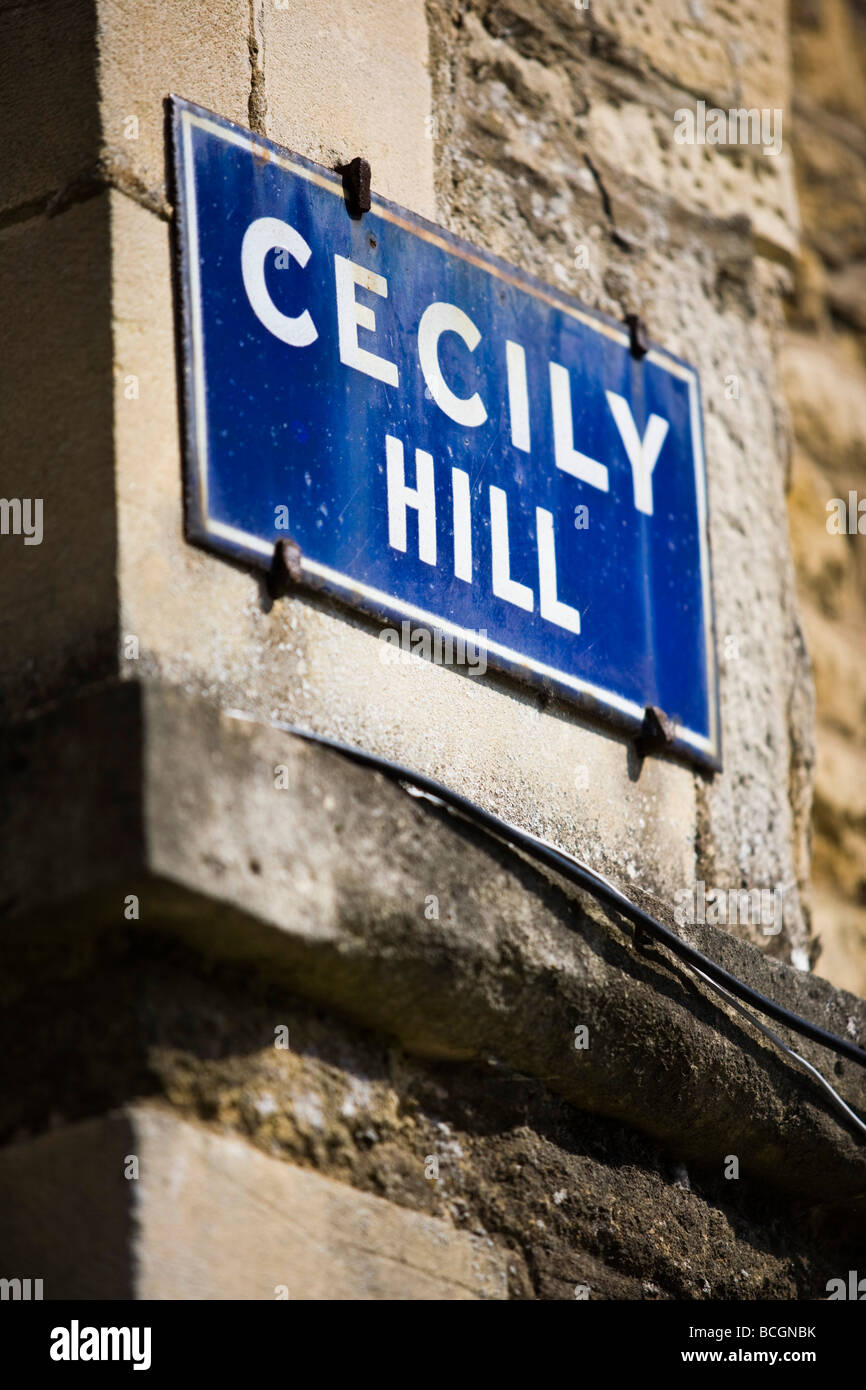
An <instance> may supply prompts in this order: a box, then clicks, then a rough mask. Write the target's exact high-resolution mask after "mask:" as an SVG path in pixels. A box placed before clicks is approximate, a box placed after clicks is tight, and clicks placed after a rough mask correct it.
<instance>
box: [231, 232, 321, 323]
mask: <svg viewBox="0 0 866 1390" xmlns="http://www.w3.org/2000/svg"><path fill="white" fill-rule="evenodd" d="M274 247H279V249H280V250H281V251H288V253H289V255H290V256H292V257H293V258H294V260H296V261H297V263H298V265H299V266H300V267H301V269H303V268H304V266H305V265H306V264H307V261H308V260H309V259H310V256H311V254H312V252H311V251H310V248H309V246H308V245H307V243H306V242H305V241H304V238H303V237H302V236H301V234H300V232H296V231H295V229H294V227H290V226H289V224H288V222H281V221H280V219H279V218H278V217H258V218H256V220H255V222H251V223H250V225H249V226H248V227H247V230H246V231H245V233H244V240H243V245H242V246H241V275H242V276H243V280H244V289H245V290H246V292H247V299H248V300H249V301H250V306H251V308H252V311H253V313H254V314H255V316H256V318H257V319H258V320H259V322H260V323H263V324H264V326H265V328H266V329H267V330H268V332H269V333H273V335H274V337H275V338H279V339H280V342H283V343H288V344H289V347H309V345H310V343H314V342H315V341H316V339H317V338H318V336H319V334H318V330H317V328H316V325H315V324H314V323H313V320H312V319H311V318H310V311H309V309H305V310H304V312H303V313H302V314H298V315H297V317H296V318H292V317H291V316H290V315H289V314H283V313H281V312H280V310H279V309H278V308H277V306H276V304H275V303H274V301H273V300H272V299H271V296H270V295H269V294H268V287H267V285H266V284H265V256H266V255H267V254H268V252H269V251H271V250H273V249H274Z"/></svg>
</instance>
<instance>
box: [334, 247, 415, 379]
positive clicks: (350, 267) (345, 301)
mask: <svg viewBox="0 0 866 1390" xmlns="http://www.w3.org/2000/svg"><path fill="white" fill-rule="evenodd" d="M334 278H335V280H336V284H337V329H338V332H339V337H340V361H341V362H342V363H343V365H344V366H345V367H354V368H355V371H357V372H366V374H367V376H372V377H375V378H376V380H377V381H384V382H385V384H386V385H387V386H398V385H399V384H400V377H399V373H398V371H397V368H396V366H395V365H394V363H393V362H387V361H386V360H385V358H384V357H378V356H377V355H376V353H375V352H368V351H367V349H366V348H362V347H361V346H360V345H359V343H358V329H359V328H366V329H368V330H369V332H371V333H375V332H376V315H375V314H374V313H373V310H372V309H371V308H370V307H369V305H367V304H359V303H358V301H357V299H356V298H355V286H356V285H360V286H361V288H362V289H364V290H369V291H370V293H371V294H378V295H381V297H382V299H387V298H388V281H387V280H386V279H385V277H384V275H377V274H376V272H375V271H374V270H368V269H367V268H366V266H363V265H356V264H355V262H354V261H348V260H346V258H345V256H335V257H334Z"/></svg>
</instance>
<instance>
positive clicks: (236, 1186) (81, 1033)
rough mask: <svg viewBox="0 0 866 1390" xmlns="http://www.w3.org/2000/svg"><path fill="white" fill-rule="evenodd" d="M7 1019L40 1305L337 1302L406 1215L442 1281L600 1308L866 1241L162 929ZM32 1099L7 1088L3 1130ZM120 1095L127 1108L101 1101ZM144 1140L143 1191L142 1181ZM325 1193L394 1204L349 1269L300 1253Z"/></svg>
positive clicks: (22, 1265)
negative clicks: (226, 1299)
mask: <svg viewBox="0 0 866 1390" xmlns="http://www.w3.org/2000/svg"><path fill="white" fill-rule="evenodd" d="M744 949H751V948H744ZM54 960H55V965H56V964H57V963H59V957H55V958H54ZM107 998H110V999H111V1000H112V1001H113V1002H114V1006H115V1007H114V1009H113V1011H112V1014H111V1017H110V1019H107V1017H106V1009H105V1001H106V999H107ZM277 1029H287V1030H288V1039H287V1041H288V1043H289V1046H288V1048H283V1047H278V1046H275V1041H276V1039H277V1036H278V1035H277V1032H276V1030H277ZM0 1031H2V1034H3V1045H4V1055H5V1056H6V1057H7V1060H8V1067H7V1070H9V1071H10V1075H11V1077H12V1078H13V1079H14V1081H15V1083H16V1085H15V1092H16V1093H17V1094H18V1095H19V1096H20V1095H21V1094H24V1087H25V1086H26V1093H27V1094H28V1096H29V1097H30V1107H29V1110H28V1111H27V1112H26V1113H25V1114H20V1113H19V1115H18V1116H17V1129H16V1134H15V1140H14V1143H13V1144H12V1145H11V1146H7V1147H6V1148H5V1149H3V1150H0V1248H2V1249H3V1251H4V1256H5V1257H6V1258H5V1260H4V1273H6V1272H14V1271H13V1270H9V1269H8V1260H9V1259H11V1258H12V1256H13V1254H14V1257H15V1258H14V1269H15V1270H16V1271H17V1272H19V1273H22V1274H23V1273H26V1272H28V1271H29V1272H32V1273H33V1274H34V1275H36V1274H38V1275H41V1276H42V1277H43V1278H44V1279H45V1281H46V1282H45V1296H46V1298H50V1297H56V1296H63V1295H65V1294H72V1293H73V1292H74V1293H76V1294H77V1295H78V1296H80V1297H103V1296H105V1295H106V1292H107V1293H108V1295H109V1296H111V1297H114V1298H121V1297H134V1296H136V1294H138V1296H141V1295H142V1294H146V1293H148V1292H151V1293H152V1294H153V1295H154V1296H161V1297H165V1296H166V1295H167V1294H170V1295H171V1296H173V1295H175V1294H176V1295H177V1296H186V1297H189V1296H190V1293H191V1292H197V1293H199V1294H201V1296H207V1297H214V1296H226V1295H227V1294H231V1296H235V1297H245V1298H262V1299H270V1298H273V1296H274V1292H273V1290H274V1285H276V1284H288V1286H289V1291H290V1295H291V1297H292V1298H293V1299H294V1298H299V1297H304V1296H305V1294H306V1295H307V1296H309V1294H310V1293H311V1292H312V1291H313V1289H321V1290H322V1291H323V1293H324V1295H325V1296H335V1295H336V1294H337V1293H338V1292H343V1291H344V1290H345V1288H346V1276H347V1273H350V1272H351V1273H354V1272H355V1271H357V1270H358V1265H359V1264H360V1263H361V1262H362V1261H363V1262H364V1265H365V1268H369V1267H370V1266H371V1265H372V1266H373V1268H374V1269H375V1270H376V1271H378V1270H380V1269H381V1262H380V1260H379V1259H376V1258H375V1254H376V1252H379V1253H380V1254H381V1252H382V1247H383V1244H384V1237H385V1235H386V1233H387V1232H389V1231H393V1230H394V1227H395V1226H397V1228H398V1230H401V1229H405V1228H408V1230H409V1231H411V1232H412V1233H413V1239H412V1249H413V1250H417V1244H418V1240H416V1239H415V1237H416V1236H417V1237H418V1239H419V1240H420V1241H421V1242H422V1248H423V1251H424V1257H425V1262H426V1260H427V1252H428V1251H429V1248H430V1247H429V1242H428V1237H429V1234H430V1232H431V1231H432V1232H436V1233H438V1234H439V1235H440V1236H441V1238H442V1244H441V1245H438V1244H437V1245H436V1246H435V1247H434V1258H433V1260H432V1261H430V1262H429V1263H425V1268H426V1269H427V1270H428V1273H429V1274H430V1275H435V1274H438V1276H439V1279H440V1281H444V1278H445V1277H451V1278H452V1279H453V1278H454V1274H455V1265H457V1271H456V1273H457V1276H458V1278H460V1279H461V1283H460V1284H459V1285H458V1286H457V1287H456V1288H454V1287H453V1285H452V1291H451V1292H450V1293H449V1295H448V1296H449V1297H455V1296H464V1297H465V1296H466V1285H467V1284H469V1286H470V1289H474V1290H477V1291H478V1292H479V1293H481V1294H482V1295H484V1296H488V1297H489V1296H491V1295H493V1296H497V1297H498V1296H502V1294H503V1292H504V1290H503V1288H502V1282H501V1276H500V1271H504V1272H505V1274H507V1285H508V1296H509V1297H511V1298H517V1299H526V1298H544V1299H569V1300H571V1299H573V1298H574V1291H575V1285H577V1284H586V1285H588V1287H589V1289H590V1295H589V1296H590V1298H592V1299H599V1298H601V1299H623V1298H626V1299H635V1298H637V1299H670V1298H677V1299H710V1298H722V1299H754V1298H769V1299H791V1298H802V1299H812V1298H820V1297H823V1296H824V1294H825V1288H826V1282H827V1280H828V1279H829V1278H832V1277H835V1276H836V1275H838V1273H839V1272H840V1271H845V1270H847V1269H848V1268H849V1267H851V1266H852V1262H853V1263H856V1259H857V1257H858V1250H862V1242H863V1234H862V1227H860V1226H858V1225H857V1224H853V1225H852V1224H851V1222H850V1216H849V1212H848V1211H847V1210H846V1211H845V1213H844V1219H842V1217H841V1212H840V1208H839V1207H838V1206H837V1205H835V1204H834V1203H833V1202H832V1200H831V1201H829V1202H827V1201H823V1200H822V1194H820V1193H816V1192H813V1193H810V1194H804V1198H803V1199H802V1200H796V1199H795V1200H793V1201H792V1198H791V1196H790V1194H789V1193H787V1192H785V1193H780V1191H779V1190H778V1187H777V1186H776V1184H775V1183H774V1182H771V1183H769V1184H767V1183H763V1182H761V1181H760V1180H759V1178H758V1177H757V1175H756V1174H755V1172H754V1170H753V1168H752V1166H751V1164H750V1162H749V1160H748V1157H747V1155H746V1153H745V1152H744V1151H741V1160H742V1162H741V1169H740V1177H739V1179H738V1180H736V1181H733V1180H730V1181H728V1180H726V1179H725V1178H724V1177H723V1164H722V1159H721V1158H716V1159H715V1160H714V1161H713V1162H711V1163H699V1162H693V1161H689V1162H688V1164H687V1163H686V1162H685V1161H684V1156H683V1152H682V1148H681V1146H680V1145H679V1144H678V1143H675V1144H673V1145H671V1146H667V1147H666V1146H662V1145H660V1144H657V1143H654V1142H653V1141H652V1140H648V1139H647V1138H645V1137H643V1136H641V1135H640V1134H639V1133H637V1132H635V1131H634V1130H632V1129H630V1128H628V1127H626V1126H624V1125H622V1124H619V1123H616V1122H612V1121H609V1120H605V1119H603V1118H601V1117H597V1116H591V1115H587V1114H585V1113H584V1114H581V1113H580V1112H579V1111H576V1110H575V1109H574V1108H573V1107H572V1106H570V1105H569V1104H567V1103H566V1102H565V1101H564V1100H562V1099H560V1098H559V1097H557V1096H556V1095H552V1094H551V1093H550V1091H549V1090H548V1089H547V1088H546V1087H545V1086H544V1084H543V1081H541V1080H539V1078H537V1077H535V1076H532V1075H527V1074H526V1073H522V1072H520V1071H514V1070H513V1069H511V1068H509V1067H508V1066H507V1065H505V1064H504V1063H503V1062H502V1061H501V1060H496V1059H495V1058H494V1057H492V1056H490V1057H488V1058H487V1059H479V1060H478V1061H477V1062H466V1061H460V1062H452V1061H448V1060H439V1061H436V1060H424V1059H423V1058H420V1057H419V1056H417V1055H411V1054H408V1053H407V1052H405V1051H404V1050H403V1049H401V1048H400V1047H399V1046H397V1045H396V1044H395V1043H394V1042H393V1041H389V1040H384V1039H382V1038H381V1037H380V1036H376V1035H375V1034H368V1033H365V1032H364V1031H362V1030H359V1029H357V1028H352V1027H347V1026H346V1024H345V1022H344V1021H342V1020H341V1019H340V1018H339V1017H338V1016H335V1015H334V1014H333V1013H332V1012H330V1011H328V1010H325V1009H321V1008H317V1007H316V1006H311V1005H310V1003H309V1001H304V1000H302V999H298V998H296V997H293V996H292V995H291V994H289V993H287V992H286V990H285V989H283V988H281V987H280V986H279V985H277V984H275V983H274V981H273V979H270V980H269V979H268V978H267V977H266V976H265V975H263V976H262V977H261V978H260V979H259V981H258V983H257V984H256V983H255V982H254V981H253V980H252V979H251V977H250V974H249V972H244V973H243V975H240V974H238V973H237V972H236V971H231V970H227V969H225V968H220V967H218V966H216V965H215V962H214V959H213V956H212V954H211V953H210V952H209V953H208V955H207V956H206V957H202V956H199V955H197V954H190V953H185V952H183V951H182V950H180V949H179V948H178V947H177V946H175V947H174V949H172V948H171V947H170V946H169V944H168V943H167V941H166V940H165V939H163V938H161V937H160V936H159V935H158V934H156V933H155V932H154V931H153V929H151V931H150V932H149V933H147V934H144V933H139V934H138V936H137V937H136V938H135V939H132V938H126V939H124V940H123V941H121V940H120V939H117V938H116V939H115V941H114V945H113V948H112V949H111V950H110V951H107V950H104V949H103V950H101V951H100V952H99V954H98V955H97V956H95V957H94V959H93V960H92V962H91V964H90V965H89V966H88V967H86V968H85V969H83V970H82V969H79V970H76V971H75V972H74V973H72V974H70V973H69V972H67V974H66V975H65V977H64V978H61V979H58V978H57V977H56V974H52V975H43V977H42V978H41V979H40V980H39V981H38V983H33V984H32V985H31V987H30V990H29V993H28V995H27V996H26V997H22V998H21V999H19V1000H18V1001H16V1003H14V1004H12V1005H10V1004H8V1003H7V1004H6V1006H5V1007H4V1010H3V1014H2V1018H0ZM279 1037H280V1039H281V1040H284V1039H285V1035H284V1034H282V1033H281V1034H280V1035H279ZM136 1098H138V1100H136ZM145 1099H146V1101H147V1105H146V1107H145V1106H143V1105H142V1104H141V1101H143V1100H145ZM12 1100H13V1094H12V1092H11V1091H10V1090H9V1089H7V1091H6V1092H5V1093H4V1099H3V1117H2V1129H3V1132H4V1134H5V1133H6V1132H7V1131H8V1129H9V1125H10V1122H11V1123H13V1127H15V1123H14V1119H13V1107H12V1106H11V1105H10V1101H12ZM130 1100H132V1101H133V1102H134V1103H133V1104H132V1105H129V1104H128V1102H129V1101H130ZM744 1104H748V1101H745V1100H744ZM40 1105H42V1106H45V1107H47V1108H46V1109H45V1110H44V1111H43V1110H40V1108H39V1107H40ZM117 1105H121V1106H124V1108H125V1114H124V1115H123V1116H117V1117H115V1118H111V1119H108V1120H95V1119H94V1120H88V1119H85V1118H84V1117H87V1116H98V1115H99V1114H100V1113H101V1112H102V1111H104V1110H105V1109H110V1108H111V1107H113V1106H117ZM157 1105H158V1106H159V1109H157V1108H156V1106H157ZM167 1107H170V1113H169V1112H168V1110H167ZM46 1118H47V1121H48V1123H49V1125H50V1130H49V1131H48V1132H43V1131H44V1127H45V1124H46ZM179 1119H180V1120H185V1121H188V1122H189V1123H183V1124H180V1123H178V1120H179ZM82 1121H83V1122H82ZM193 1125H194V1126H195V1128H191V1126H193ZM720 1138H727V1136H726V1135H722V1136H720ZM723 1148H724V1151H725V1153H730V1152H731V1149H728V1148H726V1147H725V1146H724V1145H723ZM130 1154H135V1155H138V1157H139V1160H140V1178H139V1182H138V1183H136V1182H134V1181H126V1180H124V1178H123V1177H122V1173H123V1169H124V1166H125V1160H126V1158H127V1155H130ZM431 1159H435V1160H436V1163H435V1166H434V1165H431V1162H430V1161H431ZM299 1168H302V1169H304V1170H305V1172H304V1173H299V1171H298V1170H299ZM437 1170H438V1171H437ZM315 1173H321V1174H322V1175H324V1176H323V1177H316V1176H315ZM326 1179H327V1180H333V1181H328V1182H327V1183H326ZM192 1183H197V1185H198V1188H199V1191H198V1192H197V1193H196V1192H190V1190H189V1189H190V1185H191V1184H192ZM337 1184H339V1191H338V1192H335V1188H336V1187H337ZM308 1188H312V1190H313V1196H314V1198H315V1197H317V1196H318V1193H319V1192H320V1191H325V1192H326V1193H327V1194H328V1205H329V1210H330V1211H331V1212H333V1211H334V1208H335V1207H336V1208H337V1210H338V1211H339V1213H340V1216H339V1221H338V1223H337V1224H338V1227H339V1228H341V1229H343V1230H345V1228H346V1226H347V1224H349V1223H350V1222H351V1223H354V1221H355V1220H356V1219H357V1216H358V1215H359V1213H362V1212H364V1211H365V1208H366V1209H369V1208H368V1204H374V1207H375V1211H376V1212H377V1213H378V1212H379V1211H382V1212H383V1215H382V1217H381V1218H380V1217H379V1216H378V1215H377V1217H376V1223H375V1225H371V1226H370V1228H369V1230H368V1234H367V1236H366V1238H364V1239H363V1240H362V1241H360V1242H359V1244H360V1245H361V1246H362V1247H363V1251H358V1250H357V1249H355V1251H354V1253H353V1254H350V1252H349V1251H346V1250H345V1247H343V1250H341V1251H340V1258H341V1261H342V1263H343V1268H335V1267H334V1265H333V1262H332V1259H331V1252H332V1251H333V1249H334V1245H333V1243H332V1241H331V1240H322V1241H320V1243H319V1251H320V1253H318V1254H317V1256H316V1260H315V1261H314V1260H310V1261H309V1263H308V1264H306V1265H305V1266H304V1268H303V1270H302V1272H301V1273H300V1274H299V1272H298V1270H297V1269H296V1268H293V1269H291V1270H287V1268H286V1264H285V1261H286V1258H287V1256H290V1255H291V1253H292V1252H293V1251H295V1250H297V1249H298V1246H299V1243H300V1239H301V1233H302V1232H303V1231H306V1232H309V1231H310V1226H311V1224H312V1222H311V1220H309V1219H308V1216H307V1214H306V1210H305V1211H304V1212H302V1213H301V1216H300V1218H299V1220H298V1223H297V1225H296V1224H295V1221H294V1214H295V1211H296V1202H297V1200H298V1197H297V1194H298V1193H299V1192H300V1193H303V1198H304V1202H305V1208H306V1209H308V1210H309V1213H310V1216H312V1215H313V1214H314V1213H315V1212H316V1211H321V1204H320V1203H318V1202H315V1204H314V1203H313V1201H311V1200H310V1199H309V1198H308V1196H307V1191H308ZM362 1194H372V1196H368V1197H365V1196H363V1195H362ZM383 1198H384V1199H386V1201H385V1202H384V1203H383V1202H382V1199H383ZM332 1199H333V1204H334V1205H331V1202H332ZM855 1211H856V1208H855ZM344 1213H347V1215H344ZM386 1213H387V1214H386ZM197 1218H198V1219H197ZM193 1221H195V1223H196V1224H195V1227H194V1230H192V1231H191V1232H190V1238H189V1240H179V1239H178V1232H181V1231H186V1230H189V1229H190V1226H191V1225H192V1223H193ZM166 1226H168V1229H169V1233H170V1234H169V1236H168V1237H164V1236H163V1233H164V1232H165V1230H166ZM271 1227H272V1228H273V1231H274V1234H275V1235H276V1236H277V1237H278V1239H279V1241H280V1247H279V1248H277V1249H276V1251H275V1249H274V1244H273V1242H272V1237H271V1235H270V1234H269V1230H268V1229H267V1228H271ZM299 1227H300V1228H301V1229H300V1230H299ZM331 1230H332V1231H333V1227H331ZM336 1234H337V1235H339V1230H338V1231H337V1233H336ZM58 1236H59V1237H60V1238H58ZM226 1238H228V1239H230V1240H231V1241H232V1243H233V1245H234V1252H233V1254H232V1255H231V1257H230V1258H228V1259H226V1258H225V1255H224V1253H223V1252H224V1244H223V1242H224V1240H225V1239H226ZM491 1242H492V1244H491ZM302 1248H303V1247H302ZM404 1249H405V1247H404ZM82 1250H84V1251H85V1252H86V1258H84V1259H82V1258H81V1251H82ZM391 1250H392V1252H393V1246H392V1247H391ZM364 1251H369V1252H370V1254H369V1255H368V1256H366V1257H365V1255H364V1253H363V1252H364ZM344 1252H345V1253H344ZM235 1255H236V1256H237V1257H238V1259H237V1262H236V1263H235ZM467 1256H471V1258H472V1260H473V1262H474V1263H475V1265H476V1269H477V1271H478V1275H484V1274H485V1272H486V1275H487V1277H486V1278H485V1279H484V1282H483V1283H480V1280H479V1278H478V1277H477V1276H476V1277H475V1278H472V1277H467V1270H466V1260H467ZM319 1261H321V1263H319ZM347 1264H348V1265H349V1268H348V1270H347V1268H346V1267H345V1266H346V1265H347ZM478 1266H480V1268H478ZM399 1272H400V1275H401V1280H402V1282H403V1286H404V1288H409V1287H411V1288H417V1282H416V1281H417V1279H418V1277H419V1276H418V1275H416V1276H415V1277H414V1279H413V1276H412V1271H411V1270H410V1269H407V1268H406V1266H405V1265H401V1266H400V1267H399ZM181 1280H182V1282H181ZM319 1281H321V1282H319ZM479 1284H480V1287H479ZM311 1286H312V1288H311ZM368 1287H369V1286H368ZM391 1287H393V1286H391ZM439 1291H440V1292H441V1291H442V1282H440V1283H439Z"/></svg>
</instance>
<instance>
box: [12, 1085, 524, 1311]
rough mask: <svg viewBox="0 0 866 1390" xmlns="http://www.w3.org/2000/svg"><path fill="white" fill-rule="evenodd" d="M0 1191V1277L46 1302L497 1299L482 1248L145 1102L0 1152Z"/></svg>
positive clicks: (495, 1273)
mask: <svg viewBox="0 0 866 1390" xmlns="http://www.w3.org/2000/svg"><path fill="white" fill-rule="evenodd" d="M224 1128H225V1127H224ZM130 1159H135V1160H137V1163H138V1170H137V1175H136V1176H135V1177H127V1176H126V1174H127V1173H128V1172H130V1171H131V1166H130ZM0 1193H2V1206H3V1208H4V1215H3V1216H2V1217H0V1241H2V1248H3V1259H4V1266H3V1267H4V1269H6V1268H10V1269H11V1268H16V1269H39V1270H41V1271H43V1273H42V1275H41V1277H42V1278H43V1280H44V1296H45V1298H48V1299H50V1298H118V1297H123V1296H124V1294H125V1295H126V1296H128V1297H132V1298H140V1299H150V1298H160V1299H260V1300H264V1299H274V1298H277V1299H292V1300H295V1299H300V1300H305V1299H328V1300H329V1301H330V1300H342V1299H377V1300H388V1301H394V1300H406V1299H425V1300H428V1299H449V1300H465V1299H477V1298H502V1297H504V1296H505V1293H506V1289H507V1277H506V1272H505V1267H504V1261H503V1255H502V1253H501V1252H500V1251H499V1250H497V1249H496V1248H495V1247H494V1243H493V1241H492V1240H491V1239H489V1238H487V1239H483V1238H480V1237H478V1236H475V1235H473V1234H472V1233H471V1232H464V1231H460V1230H456V1229H455V1227H454V1224H453V1223H452V1222H448V1223H447V1224H446V1223H445V1222H443V1221H441V1220H437V1219H436V1218H435V1217H432V1216H430V1215H428V1214H426V1213H423V1212H417V1211H414V1210H412V1209H411V1208H410V1207H407V1206H398V1205H396V1204H395V1203H394V1202H389V1201H385V1200H383V1199H382V1198H381V1197H378V1196H372V1195H370V1194H368V1193H364V1192H360V1191H358V1190H357V1189H356V1188H353V1187H350V1186H348V1185H347V1184H346V1183H339V1182H334V1181H333V1180H332V1179H331V1178H327V1177H323V1176H321V1175H320V1174H318V1173H315V1172H313V1171H312V1170H311V1169H303V1168H298V1167H296V1166H295V1165H294V1164H290V1163H285V1162H283V1163H281V1162H278V1161H275V1160H274V1159H273V1158H269V1157H267V1156H266V1155H265V1154H263V1153H262V1152H261V1151H260V1150H258V1151H257V1150H255V1149H251V1148H250V1146H249V1145H248V1144H247V1143H244V1142H243V1141H242V1140H240V1139H238V1138H236V1137H234V1136H233V1135H227V1134H225V1133H222V1134H220V1133H219V1132H218V1131H215V1130H205V1129H203V1128H201V1127H200V1126H197V1125H192V1124H190V1123H189V1122H188V1121H185V1120H182V1119H179V1118H178V1117H177V1116H176V1115H175V1114H172V1113H170V1112H169V1111H167V1110H164V1109H157V1108H155V1107H153V1106H142V1105H137V1106H134V1107H129V1108H128V1109H126V1110H125V1111H124V1112H122V1113H120V1114H116V1115H112V1116H108V1117H105V1118H103V1119H100V1120H92V1121H89V1122H85V1123H82V1124H79V1125H74V1126H72V1127H70V1128H67V1129H64V1130H62V1131H59V1132H55V1133H52V1134H49V1135H44V1136H42V1137H40V1138H39V1139H36V1140H35V1141H33V1142H31V1143H28V1144H15V1145H12V1146H10V1147H7V1148H6V1149H4V1150H3V1151H2V1153H0ZM71 1212H74V1213H75V1215H74V1218H73V1219H72V1220H70V1213H71ZM58 1230H62V1231H64V1232H65V1233H66V1240H65V1242H63V1244H62V1245H61V1244H60V1243H59V1242H58V1240H57V1231H58Z"/></svg>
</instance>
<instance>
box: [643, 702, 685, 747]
mask: <svg viewBox="0 0 866 1390" xmlns="http://www.w3.org/2000/svg"><path fill="white" fill-rule="evenodd" d="M675 735H676V727H675V725H674V722H673V720H672V719H670V718H669V716H668V715H666V714H665V712H664V710H663V709H659V708H658V706H657V705H647V707H646V710H645V711H644V717H643V724H642V725H641V731H640V733H639V734H638V736H637V738H636V739H635V748H636V749H637V754H638V757H639V758H645V757H646V756H647V754H648V753H661V752H663V751H664V749H665V748H670V747H671V745H672V744H673V741H674V737H675Z"/></svg>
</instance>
